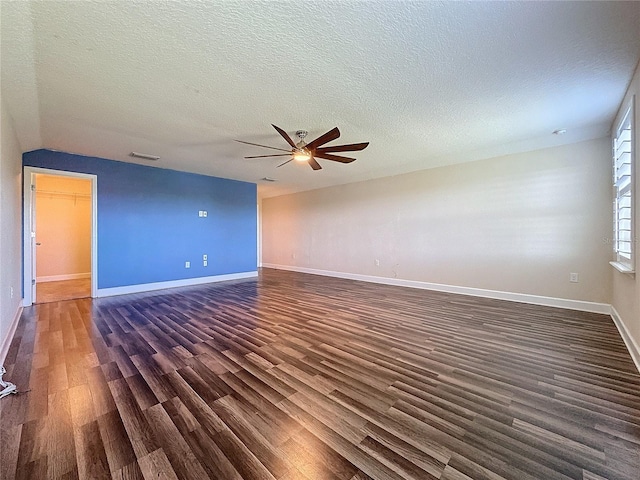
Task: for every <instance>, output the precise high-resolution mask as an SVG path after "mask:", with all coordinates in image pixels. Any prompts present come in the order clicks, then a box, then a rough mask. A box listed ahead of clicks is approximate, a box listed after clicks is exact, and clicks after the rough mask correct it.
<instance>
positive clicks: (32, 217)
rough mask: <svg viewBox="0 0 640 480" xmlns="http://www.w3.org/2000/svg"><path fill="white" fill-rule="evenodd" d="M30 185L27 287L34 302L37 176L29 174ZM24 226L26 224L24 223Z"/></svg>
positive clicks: (36, 244)
mask: <svg viewBox="0 0 640 480" xmlns="http://www.w3.org/2000/svg"><path fill="white" fill-rule="evenodd" d="M30 176H31V182H30V183H31V184H30V185H29V197H30V201H31V215H30V220H29V247H30V251H31V259H32V260H31V272H30V277H29V286H30V291H31V293H30V295H31V299H32V300H31V301H32V302H35V301H36V259H37V251H36V247H37V246H38V242H37V241H36V202H37V198H36V197H37V196H36V181H37V178H36V177H37V175H36V174H33V173H32V174H31V175H30ZM25 224H26V222H25Z"/></svg>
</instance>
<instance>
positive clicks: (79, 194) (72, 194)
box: [36, 190, 91, 197]
mask: <svg viewBox="0 0 640 480" xmlns="http://www.w3.org/2000/svg"><path fill="white" fill-rule="evenodd" d="M36 193H42V194H44V195H69V196H72V197H91V194H90V193H73V192H58V191H55V190H36Z"/></svg>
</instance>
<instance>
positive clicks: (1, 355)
mask: <svg viewBox="0 0 640 480" xmlns="http://www.w3.org/2000/svg"><path fill="white" fill-rule="evenodd" d="M21 315H22V305H19V306H18V309H17V310H16V313H15V315H14V316H13V320H12V321H11V325H9V330H8V331H7V335H6V336H5V337H4V338H3V339H2V343H0V365H2V364H4V360H5V358H7V353H9V347H10V346H11V340H13V336H14V335H15V333H16V328H18V322H19V321H20V316H21Z"/></svg>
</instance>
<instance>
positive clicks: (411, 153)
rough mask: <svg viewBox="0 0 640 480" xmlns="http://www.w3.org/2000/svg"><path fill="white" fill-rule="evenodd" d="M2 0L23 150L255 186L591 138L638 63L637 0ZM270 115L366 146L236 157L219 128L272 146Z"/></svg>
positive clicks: (7, 91) (240, 151) (244, 150)
mask: <svg viewBox="0 0 640 480" xmlns="http://www.w3.org/2000/svg"><path fill="white" fill-rule="evenodd" d="M0 5H1V6H0V8H1V12H0V13H1V21H2V24H1V27H2V29H1V40H2V43H1V62H2V64H1V66H2V72H1V73H2V77H1V79H2V96H3V99H4V101H5V102H6V104H7V106H8V108H9V111H10V113H11V115H12V116H13V119H14V123H15V127H16V130H17V134H18V137H19V140H20V143H21V146H22V148H23V149H24V150H25V151H27V150H33V149H37V148H50V149H57V150H64V151H68V152H74V153H81V154H85V155H95V156H101V157H106V158H111V159H115V160H123V161H131V160H132V159H131V158H130V157H128V156H127V155H128V153H129V152H131V151H137V152H144V153H150V154H155V155H159V156H161V157H162V158H161V160H160V161H158V162H154V163H152V164H153V165H155V166H158V167H163V168H171V169H176V170H185V171H191V172H197V173H204V174H209V175H215V176H220V177H225V178H234V179H238V180H245V181H250V182H256V183H258V184H259V185H261V187H260V191H261V194H262V195H263V196H271V195H276V194H280V193H285V192H292V191H300V190H306V189H312V188H319V187H324V186H328V185H335V184H339V183H347V182H352V181H359V180H364V179H369V178H375V177H381V176H387V175H394V174H398V173H404V172H409V171H414V170H420V169H424V168H430V167H433V166H438V165H445V164H450V163H457V162H462V161H469V160H476V159H479V158H486V157H489V156H495V155H501V154H508V153H514V152H520V151H526V150H532V149H536V148H543V147H547V146H551V145H557V144H560V143H571V142H575V141H580V140H585V139H589V138H596V137H601V136H604V135H606V134H607V132H608V129H609V127H610V123H611V121H612V119H613V115H614V114H615V111H616V110H617V108H618V106H619V104H620V101H621V100H622V96H623V94H624V91H625V89H626V87H627V85H628V83H629V81H630V79H631V76H632V74H633V70H634V68H635V66H636V64H637V63H638V59H639V58H640V2H470V3H467V2H400V1H368V2H361V1H359V2H355V1H346V0H344V1H337V2H329V1H314V2H312V1H292V2H250V1H226V0H225V1H210V2H195V1H186V0H185V1H182V2H134V1H124V0H123V1H115V2H102V1H83V2H61V1H60V2H44V1H43V2H7V1H1V2H0ZM271 123H275V124H276V125H279V126H281V127H283V128H284V129H285V130H287V131H288V132H289V133H290V134H291V135H293V132H294V131H295V130H297V129H306V130H309V136H308V138H307V140H309V139H312V138H315V136H317V135H320V134H322V133H324V132H325V131H327V130H329V129H330V128H332V127H335V126H338V127H339V128H340V130H341V132H342V137H341V138H340V139H339V140H338V141H336V142H334V143H338V144H339V143H352V142H361V141H369V142H371V145H370V146H369V148H367V149H366V150H364V151H362V152H359V153H357V154H356V155H355V156H356V158H357V159H358V161H356V162H354V163H351V164H348V165H343V164H336V163H333V162H328V161H321V163H322V165H323V167H324V169H323V170H320V171H317V172H314V171H313V170H311V169H310V168H309V167H308V166H306V165H301V164H295V163H294V162H292V163H290V164H287V165H286V166H284V167H282V168H278V169H276V168H275V167H276V165H278V164H279V163H280V162H281V160H280V158H274V159H255V160H245V159H243V158H242V157H243V156H245V155H260V154H267V153H268V152H269V151H267V150H263V149H260V148H256V147H251V146H248V145H242V144H239V143H235V142H233V139H239V140H244V141H249V142H258V143H264V144H267V145H273V146H276V147H285V146H286V144H285V143H284V140H283V139H282V138H281V137H279V136H278V134H277V133H276V132H275V131H274V130H273V129H272V127H271V126H270V124H271ZM559 128H566V129H567V130H568V131H567V133H566V134H565V135H563V136H553V135H551V132H552V131H553V130H555V129H559ZM137 163H145V162H144V161H138V162H137ZM147 163H149V162H147ZM265 176H267V177H272V178H275V179H277V182H276V183H272V184H265V183H264V182H261V181H260V179H261V178H262V177H265Z"/></svg>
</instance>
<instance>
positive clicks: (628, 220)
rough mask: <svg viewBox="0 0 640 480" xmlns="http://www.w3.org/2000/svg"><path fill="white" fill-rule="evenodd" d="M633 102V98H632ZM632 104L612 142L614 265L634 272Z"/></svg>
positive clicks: (621, 269)
mask: <svg viewBox="0 0 640 480" xmlns="http://www.w3.org/2000/svg"><path fill="white" fill-rule="evenodd" d="M632 101H633V99H632ZM633 133H634V132H633V103H632V104H631V106H629V108H628V109H627V111H626V113H625V114H624V116H623V117H622V121H621V122H620V123H619V124H618V128H617V129H616V131H615V138H614V139H613V188H614V194H615V200H614V204H613V218H614V225H613V229H614V239H613V251H614V252H615V255H616V259H615V262H613V265H614V266H615V267H616V268H617V269H618V270H620V271H623V272H629V273H631V272H633V271H634V258H633V254H634V252H633V250H634V249H633V243H634V241H633V168H634V165H633V163H634V159H633V155H634V148H633V147H634V145H633Z"/></svg>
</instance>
